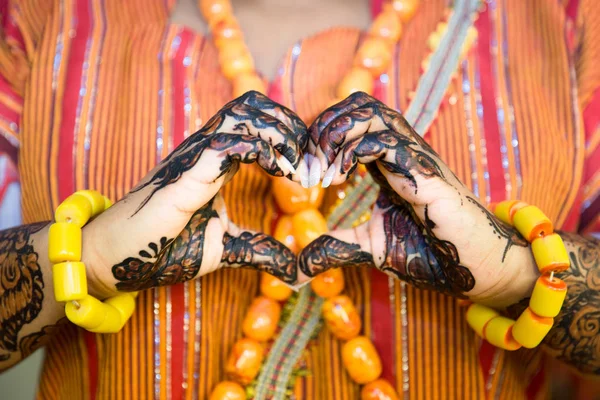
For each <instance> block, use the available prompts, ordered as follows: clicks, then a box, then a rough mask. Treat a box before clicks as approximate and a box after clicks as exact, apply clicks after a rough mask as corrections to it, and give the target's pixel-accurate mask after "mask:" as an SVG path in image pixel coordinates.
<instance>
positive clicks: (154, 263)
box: [112, 200, 218, 291]
mask: <svg viewBox="0 0 600 400" xmlns="http://www.w3.org/2000/svg"><path fill="white" fill-rule="evenodd" d="M211 218H218V215H217V213H216V212H215V211H214V210H213V200H211V201H210V202H209V203H207V204H206V205H205V206H204V207H202V208H201V209H200V210H198V211H196V212H195V213H194V215H193V216H192V218H191V219H190V221H189V222H188V224H187V225H186V227H185V228H184V229H183V231H181V233H180V234H179V236H177V238H175V239H170V240H167V238H166V237H163V238H161V239H160V247H159V245H157V244H155V243H149V244H148V248H149V249H150V250H151V251H152V253H150V252H148V251H146V250H142V251H140V252H139V257H129V258H126V259H125V260H123V261H122V262H121V263H119V264H116V265H114V266H113V267H112V273H113V276H114V277H115V279H117V280H118V281H119V282H118V283H117V285H116V286H117V289H118V290H122V291H137V290H144V289H149V288H151V287H156V286H164V285H173V284H175V283H179V282H184V281H188V280H190V279H192V278H194V277H195V276H196V275H197V274H198V271H199V270H200V265H201V264H202V258H203V252H204V239H205V233H206V226H207V225H208V221H209V220H210V219H211Z"/></svg>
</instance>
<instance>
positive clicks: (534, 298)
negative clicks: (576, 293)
mask: <svg viewBox="0 0 600 400" xmlns="http://www.w3.org/2000/svg"><path fill="white" fill-rule="evenodd" d="M566 295H567V284H566V283H565V282H564V281H562V280H561V279H558V278H557V277H553V278H552V280H550V276H549V274H546V275H542V276H540V277H539V278H538V280H537V282H536V283H535V287H534V288H533V293H532V294H531V299H530V300H529V308H531V311H533V312H534V313H536V314H537V315H539V316H540V317H548V318H554V317H556V316H557V315H558V313H559V312H560V309H561V308H562V305H563V302H564V301H565V296H566Z"/></svg>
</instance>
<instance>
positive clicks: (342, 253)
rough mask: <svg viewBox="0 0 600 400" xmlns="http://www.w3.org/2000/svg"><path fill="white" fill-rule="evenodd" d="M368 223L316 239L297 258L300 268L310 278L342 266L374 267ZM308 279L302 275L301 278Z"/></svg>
mask: <svg viewBox="0 0 600 400" xmlns="http://www.w3.org/2000/svg"><path fill="white" fill-rule="evenodd" d="M370 243H371V242H370V238H369V231H368V225H367V224H363V225H361V226H359V227H357V228H355V229H347V230H338V231H333V232H330V233H328V234H327V235H323V236H320V237H318V238H317V239H315V241H313V242H312V243H310V244H309V245H308V246H306V247H305V248H304V249H303V250H302V252H301V253H300V256H299V258H298V268H299V269H300V271H301V272H302V274H304V275H305V276H306V277H308V278H313V277H314V276H316V275H317V274H320V273H322V272H325V271H327V270H328V269H330V268H340V267H365V266H367V267H373V266H375V263H374V261H373V255H372V246H371V244H370ZM303 279H306V278H303V277H300V279H299V281H300V282H301V283H302V280H303Z"/></svg>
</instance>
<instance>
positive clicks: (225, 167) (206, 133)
mask: <svg viewBox="0 0 600 400" xmlns="http://www.w3.org/2000/svg"><path fill="white" fill-rule="evenodd" d="M267 112H270V113H273V114H275V115H276V116H277V117H278V118H275V117H273V116H271V115H269V114H268V113H267ZM231 120H233V121H236V122H237V123H236V124H235V125H234V126H233V128H232V130H233V132H223V126H224V124H225V123H226V122H227V121H231ZM282 120H283V121H285V123H284V122H282ZM250 128H252V130H254V131H258V137H256V136H253V137H251V138H250V137H248V135H250V130H251V129H250ZM265 130H273V131H274V132H276V136H277V137H278V138H280V140H281V142H279V143H276V144H275V145H273V146H271V145H272V143H273V137H269V136H266V137H264V138H263V137H262V134H261V131H265ZM306 141H307V135H306V125H304V123H303V122H302V120H301V119H300V118H299V117H298V116H296V115H295V114H294V113H293V112H292V111H291V110H289V109H287V108H285V107H283V106H281V105H279V104H277V103H275V102H273V101H271V100H270V99H269V98H267V97H266V96H264V95H262V94H260V93H258V92H248V93H246V94H245V95H243V96H242V97H240V98H238V99H235V100H233V101H231V102H230V103H228V104H227V105H225V107H223V109H221V111H219V113H218V114H217V115H215V116H214V117H213V118H211V119H210V120H209V121H208V122H207V124H206V125H205V126H204V127H203V128H202V129H201V130H199V131H198V132H196V133H194V134H193V135H191V136H190V137H188V138H187V139H186V140H185V141H183V142H182V143H181V144H180V145H179V146H178V147H177V148H176V149H175V151H173V152H172V153H171V154H169V156H167V157H166V158H165V159H164V160H163V161H162V162H161V163H160V165H159V167H158V170H157V171H156V173H155V174H154V176H153V177H152V178H151V179H150V180H148V181H147V182H145V183H142V184H140V185H138V186H137V187H136V188H134V189H133V190H132V191H131V192H132V193H134V192H137V191H140V190H142V189H144V188H145V187H147V186H150V185H152V186H153V187H152V191H151V192H150V194H149V195H148V196H147V197H146V198H145V199H144V200H143V201H142V203H141V204H140V206H139V207H138V209H137V210H136V212H135V213H137V212H138V211H139V210H140V209H141V208H142V207H143V206H144V205H146V203H148V201H150V199H151V198H152V196H154V194H155V193H156V192H157V191H158V190H160V189H162V188H164V187H166V186H168V185H170V184H172V183H175V182H177V181H178V180H179V179H181V177H182V175H183V174H184V173H185V172H187V171H189V170H190V169H192V168H193V167H194V166H195V165H196V163H197V162H198V161H199V160H200V158H201V157H202V155H203V153H204V152H205V151H206V150H209V149H210V150H213V151H217V152H219V153H220V155H221V156H222V157H223V160H222V162H221V165H220V166H218V168H217V169H218V173H217V174H216V176H215V177H214V179H215V180H216V179H218V178H220V177H222V176H223V175H225V174H227V173H228V172H230V171H231V169H232V168H237V166H238V165H239V163H240V162H241V163H245V164H249V163H252V162H255V161H256V162H258V164H259V165H260V166H261V167H262V168H263V169H264V170H265V171H267V172H268V173H270V174H271V175H274V176H283V171H282V170H281V169H280V168H279V166H278V165H277V162H276V155H275V152H274V150H273V149H275V150H277V151H278V152H279V153H280V154H281V155H283V156H284V157H285V158H287V159H288V161H290V162H291V163H292V165H294V166H297V165H298V163H299V161H300V158H299V157H300V149H302V148H304V146H305V145H306ZM135 213H134V215H135Z"/></svg>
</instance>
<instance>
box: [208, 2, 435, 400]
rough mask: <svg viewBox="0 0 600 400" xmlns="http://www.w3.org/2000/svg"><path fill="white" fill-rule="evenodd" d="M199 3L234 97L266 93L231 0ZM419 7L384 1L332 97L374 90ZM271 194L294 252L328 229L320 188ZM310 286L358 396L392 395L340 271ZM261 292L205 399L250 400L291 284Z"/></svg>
mask: <svg viewBox="0 0 600 400" xmlns="http://www.w3.org/2000/svg"><path fill="white" fill-rule="evenodd" d="M200 4H201V10H202V13H203V15H204V18H205V19H206V21H207V22H208V25H209V28H210V32H211V34H212V37H213V40H214V43H215V45H216V47H217V49H218V55H219V64H220V66H221V69H222V72H223V75H224V76H225V77H226V78H227V79H229V80H230V81H231V83H232V86H233V96H234V97H238V96H241V95H242V94H244V93H245V92H247V91H250V90H256V91H259V92H262V93H265V92H266V83H265V81H264V80H263V79H262V78H261V77H260V76H259V75H258V73H257V72H256V70H255V68H254V61H253V59H252V55H251V54H250V52H249V50H248V48H247V46H246V44H245V43H244V40H243V35H242V32H241V30H240V27H239V25H238V23H237V20H236V18H235V17H234V15H233V13H232V8H231V3H230V1H229V0H201V1H200ZM418 4H419V1H418V0H394V1H389V2H387V3H386V4H385V5H384V7H383V10H382V12H381V13H380V14H379V15H378V16H377V17H376V18H375V20H374V22H373V24H372V26H371V27H370V29H369V31H368V34H369V35H368V37H367V38H366V39H365V40H364V41H363V43H362V44H361V46H360V47H359V49H358V50H357V52H356V56H355V59H354V63H353V67H352V68H351V69H350V71H349V72H348V73H347V74H346V75H345V76H344V77H343V78H342V80H341V81H340V83H339V85H338V87H337V90H336V96H337V98H338V99H340V100H341V99H343V98H346V97H347V96H349V95H350V94H352V93H353V92H356V91H363V92H365V93H368V94H372V93H373V80H374V79H375V78H377V77H378V76H380V75H381V74H382V73H383V72H384V71H386V70H387V68H388V67H389V64H390V62H391V58H392V48H393V45H394V43H396V42H397V41H398V40H399V39H400V36H401V35H402V27H403V25H404V24H406V23H408V21H410V19H411V18H412V17H413V15H414V14H415V12H416V10H417V8H418ZM438 30H439V29H438ZM434 42H435V41H434ZM432 50H433V49H432ZM337 101H338V100H336V101H335V102H337ZM273 194H274V197H275V200H276V202H277V203H278V205H279V207H280V209H281V210H282V211H283V213H285V215H283V216H282V217H281V218H280V220H279V222H278V224H277V227H276V229H275V232H274V236H275V238H276V239H277V240H279V241H281V242H283V243H285V244H286V245H287V246H288V247H289V248H290V249H291V250H292V251H298V250H300V249H301V248H303V247H304V246H306V245H308V244H309V243H310V242H311V241H313V240H314V239H316V238H317V237H319V236H320V235H322V234H324V233H326V232H327V231H328V228H327V222H326V220H325V217H324V216H323V215H322V214H321V212H320V211H319V207H320V206H321V204H322V202H323V197H324V196H323V189H322V188H320V187H312V188H310V189H304V188H302V187H301V186H300V185H299V184H297V183H294V182H291V181H287V180H280V181H278V184H277V185H274V186H273ZM311 287H312V289H313V291H314V292H315V293H316V294H317V295H318V296H321V297H323V298H325V299H326V301H325V303H324V304H323V308H322V314H323V318H324V320H325V321H326V323H327V327H328V329H329V330H330V332H331V333H332V334H333V335H334V336H336V337H337V338H338V339H340V340H343V341H346V342H345V344H344V346H343V348H342V360H343V363H344V366H345V367H346V370H347V372H348V374H349V375H350V377H351V378H352V379H353V380H354V381H355V382H357V383H359V384H363V385H366V386H365V387H364V388H363V390H362V393H361V398H362V399H363V400H368V399H388V400H395V399H397V398H398V397H397V395H396V391H395V389H394V388H393V387H392V385H391V384H390V383H388V382H387V381H385V380H383V379H378V378H379V377H380V375H381V372H382V365H381V360H380V358H379V355H378V354H377V351H376V350H375V347H374V345H373V343H372V342H371V341H370V340H369V339H368V338H367V337H364V336H359V333H360V330H361V328H362V321H361V319H360V316H359V314H358V312H357V310H356V308H355V306H354V304H353V303H352V300H350V298H349V297H348V296H345V295H341V293H342V292H343V290H344V276H343V273H342V271H341V270H329V271H327V272H326V273H324V274H321V275H319V276H318V277H316V278H315V279H314V280H313V281H312V282H311ZM260 292H261V295H260V296H258V297H257V298H255V299H254V301H253V302H252V303H251V305H250V307H249V309H248V311H247V314H246V316H245V318H244V321H243V323H242V331H243V333H244V338H242V339H240V340H238V341H237V342H236V343H235V344H234V346H233V348H232V350H231V353H230V355H229V358H228V360H227V362H226V366H225V372H226V374H227V376H228V377H229V379H231V380H232V381H224V382H221V383H219V384H218V385H217V386H216V387H215V388H214V389H213V391H212V393H211V396H210V400H225V399H228V400H236V399H239V400H242V399H245V398H246V397H252V394H251V393H246V391H245V390H244V388H243V387H242V386H240V384H241V385H248V384H249V383H251V382H252V381H253V380H254V379H255V377H256V376H257V375H258V373H259V371H260V368H261V365H262V362H263V358H264V351H263V345H264V344H265V343H266V342H268V341H269V340H271V339H272V338H273V337H274V336H275V333H276V330H277V327H278V323H279V319H280V317H281V313H282V308H281V305H280V303H279V302H282V301H286V300H287V299H288V298H289V297H290V296H291V295H292V291H291V289H290V288H288V287H287V286H286V285H285V284H283V282H281V281H279V280H278V279H277V278H274V277H272V276H271V275H268V274H264V273H263V274H262V275H261V283H260ZM359 355H362V357H359Z"/></svg>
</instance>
